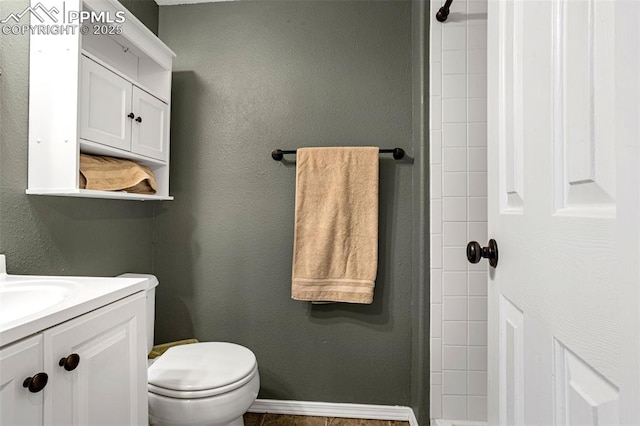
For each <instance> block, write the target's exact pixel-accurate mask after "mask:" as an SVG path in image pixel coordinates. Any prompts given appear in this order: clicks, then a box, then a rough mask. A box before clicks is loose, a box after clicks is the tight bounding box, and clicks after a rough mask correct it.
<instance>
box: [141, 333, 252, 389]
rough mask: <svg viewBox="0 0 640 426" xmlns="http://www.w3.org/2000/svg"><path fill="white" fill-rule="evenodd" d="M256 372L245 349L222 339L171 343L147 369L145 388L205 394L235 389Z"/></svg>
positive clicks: (247, 350)
mask: <svg viewBox="0 0 640 426" xmlns="http://www.w3.org/2000/svg"><path fill="white" fill-rule="evenodd" d="M257 374H258V364H257V362H256V357H255V355H254V354H253V352H251V351H250V350H249V349H247V348H245V347H243V346H240V345H236V344H234V343H226V342H204V343H194V344H189V345H182V346H175V347H172V348H170V349H169V350H167V351H166V352H165V353H164V354H163V355H162V356H160V357H159V358H158V360H157V361H156V362H155V363H153V365H151V366H150V367H149V369H148V375H149V376H148V389H149V392H151V393H154V394H157V395H162V396H166V397H169V398H177V399H194V398H206V397H211V396H215V395H220V394H223V393H227V392H230V391H232V390H234V389H237V388H239V387H241V386H243V385H245V384H246V383H248V382H250V381H251V380H252V379H253V378H254V377H255V376H256V375H257Z"/></svg>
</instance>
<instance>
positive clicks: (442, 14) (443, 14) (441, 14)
mask: <svg viewBox="0 0 640 426" xmlns="http://www.w3.org/2000/svg"><path fill="white" fill-rule="evenodd" d="M451 3H453V0H447V1H446V3H445V4H444V6H442V7H441V8H440V10H438V13H436V19H437V20H438V21H439V22H444V21H446V20H447V16H449V8H450V7H451Z"/></svg>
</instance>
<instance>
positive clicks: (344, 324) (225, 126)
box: [154, 1, 426, 405]
mask: <svg viewBox="0 0 640 426" xmlns="http://www.w3.org/2000/svg"><path fill="white" fill-rule="evenodd" d="M159 32H160V38H161V39H163V41H164V42H165V43H167V44H168V45H169V47H171V48H172V49H173V50H174V51H175V52H177V53H178V58H177V60H176V62H175V73H174V81H173V94H172V96H173V105H172V134H171V193H172V194H173V195H175V197H176V200H175V201H173V202H164V203H158V204H156V206H155V218H156V219H155V221H154V248H155V253H154V262H155V265H154V271H155V273H156V274H157V275H158V277H159V279H160V287H159V289H158V300H157V303H158V304H157V315H156V316H157V319H156V321H157V323H156V324H157V325H156V341H158V342H160V341H170V340H175V339H181V338H187V337H197V338H199V339H201V340H223V341H224V340H227V341H233V342H238V343H240V344H243V345H246V346H247V347H249V348H251V349H252V350H253V351H254V352H255V353H256V355H257V358H258V362H259V366H260V374H261V378H262V388H261V393H260V397H262V398H276V399H296V400H317V401H338V402H356V403H370V404H401V405H409V404H410V399H411V353H412V347H411V346H412V342H411V337H412V336H411V332H412V324H411V321H412V319H411V312H412V300H411V297H412V198H413V196H412V194H413V192H412V191H413V188H412V168H413V166H412V163H411V161H407V162H396V161H393V160H392V159H390V158H389V157H382V158H383V159H382V161H381V166H380V172H381V173H380V248H379V258H380V261H379V269H378V279H377V283H376V290H375V297H374V303H373V304H372V305H370V306H363V305H349V304H332V305H325V306H317V305H316V306H312V305H311V304H309V303H304V302H297V301H293V300H291V299H290V286H291V259H292V241H293V213H294V210H293V207H294V188H295V164H293V163H291V162H287V163H278V162H275V161H273V160H272V159H271V157H270V152H271V150H273V149H274V148H283V149H284V148H296V147H300V146H313V145H327V146H332V145H377V146H382V147H395V146H399V147H402V148H404V149H405V150H407V151H408V152H411V144H412V40H411V37H412V34H411V3H410V2H408V1H374V2H369V1H366V2H365V1H346V2H326V1H305V2H295V1H282V2H281V1H269V2H227V3H214V4H199V5H188V6H171V7H161V8H160V25H159ZM289 159H290V160H292V161H293V160H294V159H295V157H289ZM425 362H426V361H425Z"/></svg>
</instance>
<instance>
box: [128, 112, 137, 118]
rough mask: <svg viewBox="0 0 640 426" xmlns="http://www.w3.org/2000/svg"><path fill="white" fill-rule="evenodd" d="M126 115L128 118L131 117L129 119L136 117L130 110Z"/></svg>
mask: <svg viewBox="0 0 640 426" xmlns="http://www.w3.org/2000/svg"><path fill="white" fill-rule="evenodd" d="M127 117H129V118H131V119H133V118H136V116H135V114H134V113H132V112H130V113H129V114H127Z"/></svg>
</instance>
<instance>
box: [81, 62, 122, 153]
mask: <svg viewBox="0 0 640 426" xmlns="http://www.w3.org/2000/svg"><path fill="white" fill-rule="evenodd" d="M81 73H82V78H81V83H80V137H81V138H82V139H87V140H89V141H92V142H97V143H101V144H104V145H109V146H112V147H114V148H120V149H124V150H129V149H131V125H132V121H133V112H132V111H131V97H132V92H133V86H132V85H131V83H130V82H128V81H126V80H125V79H123V78H121V77H120V76H118V75H117V74H115V73H113V72H111V71H109V70H108V69H106V68H105V67H103V66H101V65H99V64H97V63H96V62H94V61H92V60H91V59H89V58H86V57H84V56H83V57H82V70H81Z"/></svg>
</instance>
